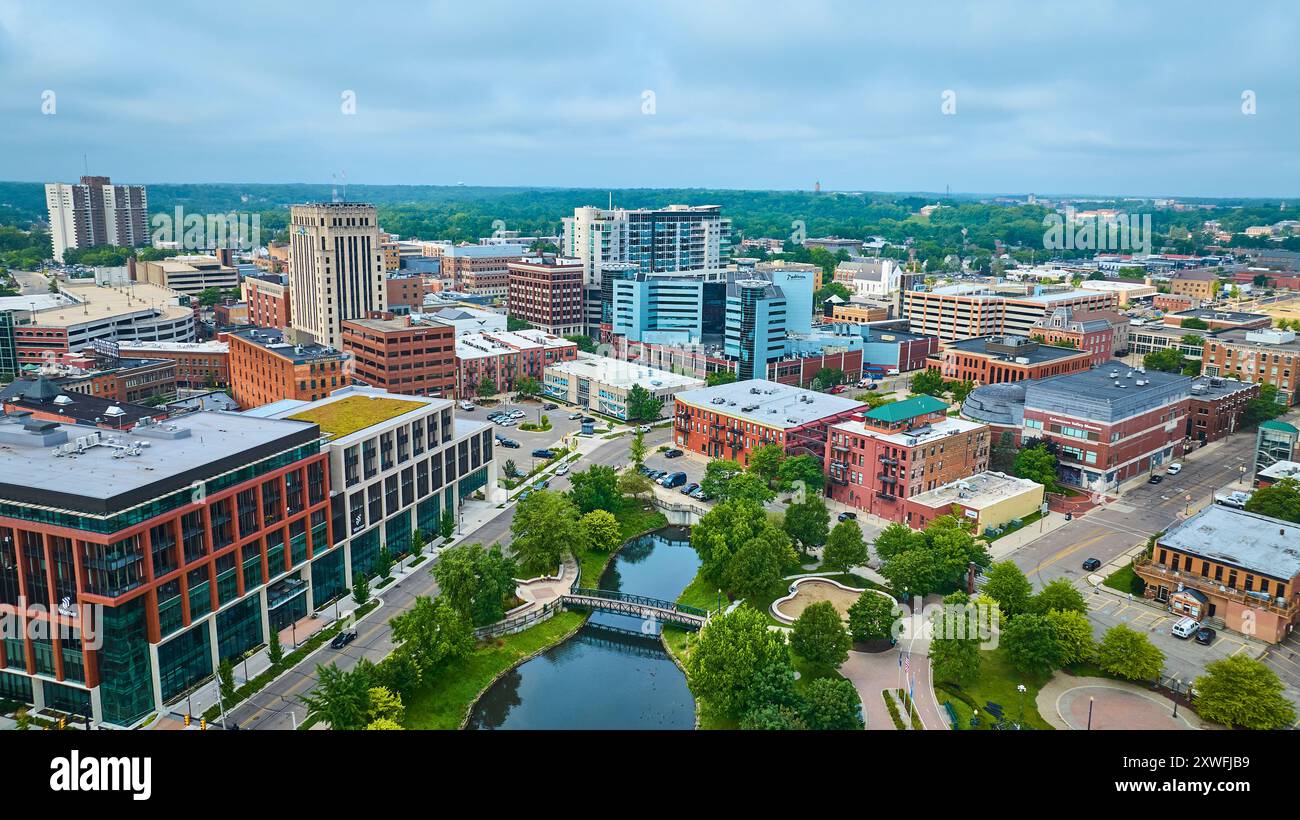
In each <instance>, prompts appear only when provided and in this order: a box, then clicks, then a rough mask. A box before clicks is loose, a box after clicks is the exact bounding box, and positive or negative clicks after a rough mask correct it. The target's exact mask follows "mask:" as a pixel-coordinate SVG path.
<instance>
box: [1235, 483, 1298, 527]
mask: <svg viewBox="0 0 1300 820" xmlns="http://www.w3.org/2000/svg"><path fill="white" fill-rule="evenodd" d="M1246 511H1247V512H1253V513H1259V514H1260V515H1267V516H1268V517H1270V518H1280V519H1282V520H1283V521H1290V522H1292V523H1296V524H1300V481H1296V480H1295V479H1294V478H1284V479H1282V480H1280V481H1278V482H1277V483H1275V484H1271V485H1269V486H1268V487H1260V488H1259V489H1258V490H1255V493H1254V494H1253V495H1252V496H1251V497H1250V500H1249V501H1247V502H1246Z"/></svg>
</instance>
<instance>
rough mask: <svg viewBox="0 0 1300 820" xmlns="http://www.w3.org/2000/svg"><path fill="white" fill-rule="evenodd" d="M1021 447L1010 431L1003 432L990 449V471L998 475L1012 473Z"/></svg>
mask: <svg viewBox="0 0 1300 820" xmlns="http://www.w3.org/2000/svg"><path fill="white" fill-rule="evenodd" d="M1019 452H1020V446H1019V445H1018V444H1017V443H1016V437H1015V436H1014V435H1012V434H1011V432H1010V431H1003V432H1002V434H1001V435H999V436H998V438H997V441H996V442H994V444H993V446H992V447H991V448H989V469H990V470H992V471H993V472H996V473H1008V474H1010V473H1012V471H1013V470H1014V465H1015V463H1016V454H1017V453H1019Z"/></svg>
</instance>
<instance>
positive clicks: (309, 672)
mask: <svg viewBox="0 0 1300 820" xmlns="http://www.w3.org/2000/svg"><path fill="white" fill-rule="evenodd" d="M563 411H564V408H563V407H561V409H560V411H556V413H560V412H563ZM456 412H457V413H458V414H459V413H460V412H461V411H459V410H457V411H456ZM464 415H465V416H466V417H467V418H474V417H475V415H477V416H478V417H479V418H482V416H483V415H484V414H483V411H482V409H481V408H480V409H479V410H476V411H473V412H472V413H466V414H464ZM551 415H552V418H554V415H555V413H552V414H551ZM670 432H671V428H668V427H661V428H656V429H655V430H653V431H652V432H651V433H650V434H648V435H647V436H646V443H647V445H648V446H650V447H651V448H654V447H657V446H659V445H660V444H665V443H667V441H668V437H669V434H670ZM517 433H518V430H517V428H515V429H514V430H513V431H512V432H509V433H505V435H508V436H510V437H512V438H520V439H521V443H523V441H522V437H521V436H520V435H517ZM523 435H528V434H523ZM535 435H539V436H541V435H548V436H554V435H556V434H555V433H554V432H552V433H547V434H535ZM630 442H631V435H630V434H624V435H622V436H620V437H618V438H615V439H610V440H609V441H606V442H604V443H603V444H601V445H600V446H599V447H598V448H597V449H596V450H594V451H592V453H591V454H589V455H587V456H584V457H583V458H582V460H581V461H579V462H578V463H577V465H576V466H575V469H586V468H587V467H589V466H591V465H593V464H605V465H609V466H616V467H617V466H623V465H626V464H627V463H628V460H629V456H628V445H629V443H630ZM525 446H527V445H525ZM536 446H541V445H536ZM507 452H511V451H507ZM568 487H569V480H568V478H567V477H565V476H559V477H557V478H554V479H551V484H550V489H553V490H561V491H562V490H566V489H568ZM514 516H515V505H514V503H513V502H512V503H510V504H508V505H507V506H506V508H505V509H503V510H501V511H500V512H499V513H498V514H497V515H496V516H494V517H493V518H491V519H489V520H488V521H487V522H486V523H484V524H483V525H482V526H480V527H478V528H477V529H475V530H473V531H471V532H469V533H467V534H466V535H465V536H464V540H465V541H466V542H471V543H472V542H474V541H478V542H481V543H484V544H492V543H500V544H503V545H508V544H509V543H510V523H511V522H512V521H513V520H514ZM435 563H436V560H430V561H426V562H425V564H424V565H423V566H422V568H421V569H420V570H418V571H417V572H415V573H413V574H411V575H410V576H408V577H406V578H403V579H402V580H401V581H400V583H397V585H396V586H395V587H394V588H392V589H390V590H386V591H385V595H384V597H383V598H382V599H381V600H382V603H381V604H380V606H379V609H378V610H377V611H375V612H373V613H371V614H370V615H369V616H368V617H367V618H366V619H365V620H364V621H362V622H361V624H360V625H359V626H358V627H357V638H356V640H354V641H353V642H352V643H350V644H348V645H347V647H345V648H344V649H341V650H336V649H330V648H329V646H328V644H327V645H326V646H324V647H322V648H320V649H318V650H317V651H316V652H314V653H312V654H311V655H309V656H308V657H307V658H305V659H304V660H303V662H302V663H300V664H298V665H297V666H296V667H294V668H293V669H292V670H290V671H289V672H287V673H285V674H284V675H283V676H281V677H280V678H278V679H276V680H275V681H274V682H272V683H271V684H270V685H268V686H267V687H266V688H264V689H263V690H262V691H260V692H258V693H257V694H256V695H254V696H253V697H251V698H249V699H248V700H246V701H244V702H243V703H241V704H240V705H239V706H237V707H235V708H234V709H233V710H231V712H230V716H229V719H230V720H231V721H232V722H234V723H237V724H239V726H240V728H241V729H292V728H293V727H294V725H295V719H296V720H297V721H298V722H301V721H303V720H304V719H305V718H306V716H307V707H306V706H305V705H303V703H302V701H301V698H302V696H303V695H305V694H307V693H308V692H310V691H311V690H312V689H313V688H314V687H315V686H316V683H317V676H316V666H317V664H320V665H329V664H330V663H336V664H338V666H339V668H341V669H351V668H353V667H354V666H356V664H357V662H358V661H360V660H361V659H362V658H365V659H367V660H369V661H371V662H372V663H378V662H379V661H380V660H382V659H383V658H384V657H386V656H387V655H388V654H389V653H390V652H392V650H393V648H394V643H393V640H392V630H391V628H390V627H389V625H388V622H389V621H390V620H391V619H392V618H394V617H395V616H397V615H400V614H402V613H403V612H405V611H406V610H407V609H409V608H410V607H411V606H412V605H413V603H414V601H415V599H416V598H417V597H420V596H434V595H437V594H438V584H437V581H435V580H434V578H433V573H432V569H433V565H434V564H435Z"/></svg>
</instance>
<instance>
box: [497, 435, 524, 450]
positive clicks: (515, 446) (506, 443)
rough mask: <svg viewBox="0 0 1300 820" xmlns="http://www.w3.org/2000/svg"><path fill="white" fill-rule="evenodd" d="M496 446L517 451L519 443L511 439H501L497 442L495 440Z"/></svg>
mask: <svg viewBox="0 0 1300 820" xmlns="http://www.w3.org/2000/svg"><path fill="white" fill-rule="evenodd" d="M497 444H500V445H501V446H502V447H508V448H510V449H511V450H518V449H519V442H517V441H515V440H514V439H512V438H503V439H498V440H497Z"/></svg>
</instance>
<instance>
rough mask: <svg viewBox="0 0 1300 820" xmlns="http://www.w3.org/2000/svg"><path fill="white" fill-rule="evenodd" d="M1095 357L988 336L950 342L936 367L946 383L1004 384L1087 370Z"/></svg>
mask: <svg viewBox="0 0 1300 820" xmlns="http://www.w3.org/2000/svg"><path fill="white" fill-rule="evenodd" d="M1107 335H1108V336H1109V331H1107ZM1093 355H1094V354H1093V353H1092V352H1091V351H1089V350H1078V349H1075V348H1066V347H1052V346H1050V345H1045V344H1041V343H1039V342H1038V341H1036V340H1034V339H1030V338H1027V337H1025V336H985V337H981V338H976V339H964V340H962V341H958V342H948V343H947V344H946V345H945V347H944V348H943V350H942V352H941V353H940V354H939V358H938V361H937V366H938V368H939V370H940V372H941V373H942V374H943V377H944V378H945V379H949V380H956V381H965V380H969V381H973V382H975V384H976V385H981V384H1002V383H1004V382H1018V381H1025V380H1027V379H1043V378H1047V377H1049V376H1061V375H1064V374H1066V373H1077V372H1079V371H1080V370H1087V369H1088V368H1089V367H1091V366H1092V362H1093ZM1107 361H1109V357H1107Z"/></svg>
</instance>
